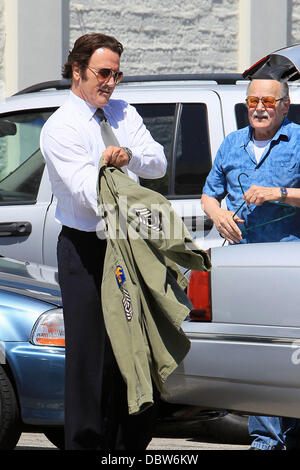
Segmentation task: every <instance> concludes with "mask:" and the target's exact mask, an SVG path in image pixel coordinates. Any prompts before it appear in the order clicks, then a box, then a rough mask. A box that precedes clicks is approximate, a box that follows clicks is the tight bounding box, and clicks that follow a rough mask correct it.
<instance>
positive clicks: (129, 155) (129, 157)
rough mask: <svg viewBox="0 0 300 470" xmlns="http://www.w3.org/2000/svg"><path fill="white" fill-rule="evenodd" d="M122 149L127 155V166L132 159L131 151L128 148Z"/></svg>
mask: <svg viewBox="0 0 300 470" xmlns="http://www.w3.org/2000/svg"><path fill="white" fill-rule="evenodd" d="M122 149H124V150H125V152H126V153H127V155H128V162H127V165H128V163H129V162H130V160H131V158H132V151H131V150H130V149H129V148H128V147H122Z"/></svg>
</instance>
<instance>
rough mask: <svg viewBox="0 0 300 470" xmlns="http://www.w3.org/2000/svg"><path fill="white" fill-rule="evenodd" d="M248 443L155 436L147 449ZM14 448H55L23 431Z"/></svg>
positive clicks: (43, 438)
mask: <svg viewBox="0 0 300 470" xmlns="http://www.w3.org/2000/svg"><path fill="white" fill-rule="evenodd" d="M248 447H249V446H248V445H238V444H220V443H216V442H205V441H203V438H202V437H201V439H200V438H199V439H198V438H191V437H188V438H173V437H163V438H160V437H157V438H156V437H155V438H153V439H152V441H151V442H150V444H149V446H148V448H147V450H164V451H166V450H188V451H190V450H195V451H200V450H247V449H248ZM16 450H57V448H56V447H55V446H54V445H53V444H52V443H51V442H50V441H49V440H48V439H47V438H46V436H44V434H35V433H23V434H22V435H21V438H20V440H19V442H18V445H17V447H16Z"/></svg>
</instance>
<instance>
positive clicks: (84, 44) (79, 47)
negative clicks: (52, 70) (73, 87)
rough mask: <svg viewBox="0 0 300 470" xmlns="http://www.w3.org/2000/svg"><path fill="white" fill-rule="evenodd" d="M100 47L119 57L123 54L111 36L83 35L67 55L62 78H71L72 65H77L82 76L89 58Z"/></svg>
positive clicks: (99, 34)
mask: <svg viewBox="0 0 300 470" xmlns="http://www.w3.org/2000/svg"><path fill="white" fill-rule="evenodd" d="M100 47H105V48H106V49H110V50H111V51H113V52H116V53H117V54H119V56H120V57H121V54H122V52H123V46H122V44H121V43H120V42H119V41H117V39H115V38H114V37H113V36H107V35H105V34H101V33H91V34H84V35H83V36H81V37H80V38H78V39H77V40H76V41H75V44H74V47H73V49H72V50H71V52H70V53H69V56H68V60H67V62H66V63H65V65H64V66H63V68H62V76H63V78H72V65H73V64H74V63H77V65H78V66H79V69H80V72H81V74H82V75H84V73H85V70H86V68H87V66H88V64H89V60H90V57H91V56H92V55H93V53H94V52H95V50H96V49H99V48H100Z"/></svg>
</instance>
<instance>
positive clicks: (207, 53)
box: [70, 0, 239, 75]
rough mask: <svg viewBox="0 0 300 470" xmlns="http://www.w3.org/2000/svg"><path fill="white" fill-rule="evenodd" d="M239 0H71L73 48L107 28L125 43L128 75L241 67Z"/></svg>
mask: <svg viewBox="0 0 300 470" xmlns="http://www.w3.org/2000/svg"><path fill="white" fill-rule="evenodd" d="M238 3H239V0H190V1H189V2H188V7H187V3H186V2H182V0H151V2H150V1H149V0H134V1H133V0H122V2H120V1H119V0H110V1H99V0H85V2H83V1H82V3H80V1H79V2H78V1H75V0H70V47H72V46H73V44H74V42H75V40H76V38H77V37H79V36H81V35H82V34H84V33H91V32H103V33H105V34H110V35H113V36H115V37H116V38H117V39H118V40H119V41H120V42H121V43H122V44H123V45H124V48H125V49H124V53H123V57H122V69H123V70H124V72H125V73H126V74H127V75H135V74H143V73H145V74H148V73H152V74H159V73H176V72H177V73H188V72H190V73H196V72H214V71H218V72H222V71H224V72H230V71H232V72H235V71H237V50H238Z"/></svg>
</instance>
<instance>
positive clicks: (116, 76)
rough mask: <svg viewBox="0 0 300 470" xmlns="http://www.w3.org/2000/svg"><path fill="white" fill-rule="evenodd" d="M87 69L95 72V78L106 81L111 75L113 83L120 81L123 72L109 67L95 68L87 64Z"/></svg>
mask: <svg viewBox="0 0 300 470" xmlns="http://www.w3.org/2000/svg"><path fill="white" fill-rule="evenodd" d="M88 69H90V70H91V71H92V72H93V73H94V74H95V76H96V77H97V79H98V80H101V81H103V80H105V81H108V80H110V78H111V77H113V80H114V82H115V84H118V83H120V81H121V80H122V77H123V72H120V71H118V72H114V71H113V70H111V69H95V68H94V67H90V66H89V65H88Z"/></svg>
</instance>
